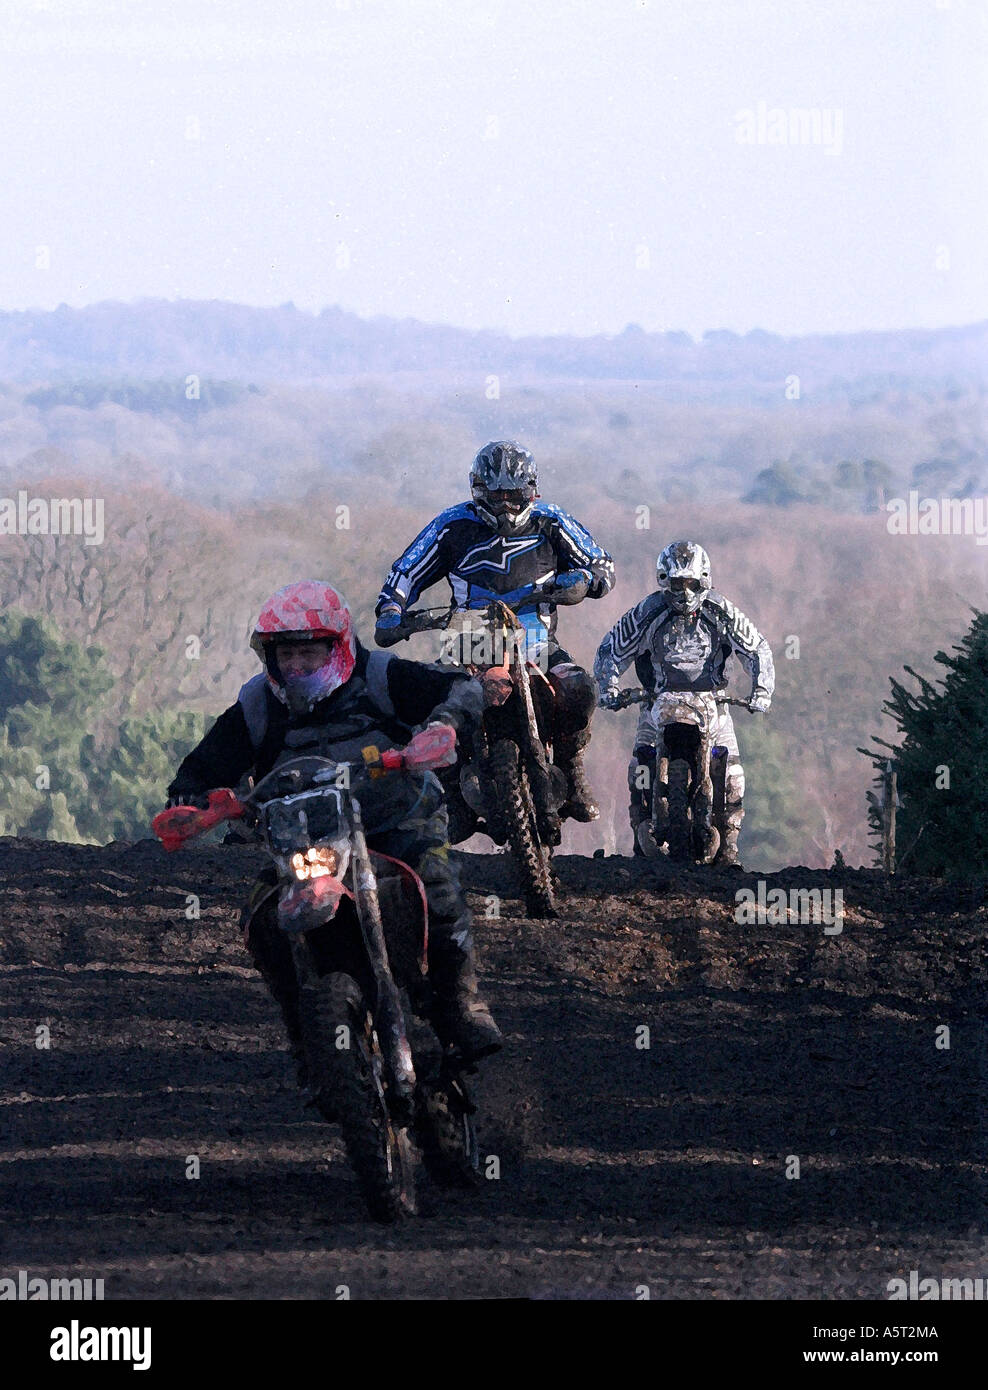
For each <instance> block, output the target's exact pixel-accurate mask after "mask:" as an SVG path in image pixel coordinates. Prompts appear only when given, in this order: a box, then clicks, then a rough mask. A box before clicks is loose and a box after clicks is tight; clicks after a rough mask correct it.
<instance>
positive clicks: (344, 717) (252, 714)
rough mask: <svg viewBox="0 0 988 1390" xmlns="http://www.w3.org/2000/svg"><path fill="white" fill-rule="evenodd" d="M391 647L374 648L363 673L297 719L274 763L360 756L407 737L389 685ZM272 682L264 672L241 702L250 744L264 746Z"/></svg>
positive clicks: (399, 743)
mask: <svg viewBox="0 0 988 1390" xmlns="http://www.w3.org/2000/svg"><path fill="white" fill-rule="evenodd" d="M390 660H391V656H390V654H389V653H385V652H381V653H377V652H372V653H371V655H370V656H369V658H368V661H367V669H366V672H365V674H364V675H357V674H356V673H355V674H354V675H353V676H351V678H350V679H349V680H348V681H347V683H346V685H343V686H340V688H339V689H338V690H335V691H334V692H333V694H332V695H330V696H329V698H328V699H326V700H321V701H320V702H319V704H318V705H317V706H316V708H315V710H314V711H313V712H312V713H311V714H310V715H309V716H307V717H306V718H299V719H296V720H292V721H291V722H290V723H289V724H288V727H287V728H286V730H285V733H284V735H283V740H282V744H281V747H280V749H279V750H278V751H277V754H276V756H275V757H274V759H273V761H272V764H271V766H272V767H279V766H280V765H281V764H283V763H286V762H289V761H290V760H291V759H292V758H300V757H320V758H332V759H335V760H336V761H338V762H352V761H359V760H360V758H361V755H362V750H363V749H364V748H366V747H367V746H368V745H369V744H373V745H374V746H375V747H377V748H380V749H382V750H383V749H385V748H398V747H401V746H402V745H403V744H405V743H407V742H408V738H409V734H410V730H409V729H408V728H407V727H406V726H405V725H404V724H402V723H401V721H400V720H399V719H398V718H397V716H396V714H395V710H394V705H393V704H392V703H391V699H390V696H389V695H388V690H387V665H388V663H389V661H390ZM268 692H269V686H268V683H267V679H266V677H265V676H264V674H263V673H261V674H259V675H256V676H254V677H253V679H252V680H249V681H248V682H247V684H246V685H244V686H243V687H242V689H241V691H240V694H239V696H238V704H239V705H240V708H241V710H242V712H243V715H244V720H245V722H246V724H247V730H248V733H249V734H250V741H251V745H252V746H253V748H254V749H255V750H260V748H261V747H262V745H263V744H264V741H265V737H266V735H267V732H268V723H269V705H268V700H269V693H268Z"/></svg>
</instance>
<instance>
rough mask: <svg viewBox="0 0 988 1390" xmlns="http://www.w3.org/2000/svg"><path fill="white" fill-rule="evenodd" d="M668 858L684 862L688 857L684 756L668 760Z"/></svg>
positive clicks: (687, 782) (687, 775) (687, 781)
mask: <svg viewBox="0 0 988 1390" xmlns="http://www.w3.org/2000/svg"><path fill="white" fill-rule="evenodd" d="M668 786H669V825H668V828H667V830H666V840H667V842H668V845H669V858H670V859H671V860H672V861H673V863H676V864H685V863H686V861H687V860H688V859H689V858H690V765H689V763H688V762H687V761H686V760H685V758H671V759H670V761H669V783H668Z"/></svg>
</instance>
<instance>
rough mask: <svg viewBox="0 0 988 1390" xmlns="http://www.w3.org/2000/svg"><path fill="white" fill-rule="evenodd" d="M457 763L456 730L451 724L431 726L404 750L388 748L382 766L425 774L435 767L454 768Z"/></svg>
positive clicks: (383, 755)
mask: <svg viewBox="0 0 988 1390" xmlns="http://www.w3.org/2000/svg"><path fill="white" fill-rule="evenodd" d="M455 762H456V730H455V729H454V728H452V727H451V725H449V724H430V725H429V727H428V728H427V729H422V730H420V732H419V733H417V734H416V735H415V736H414V737H413V739H412V741H411V743H409V744H407V745H406V747H404V748H387V749H385V751H384V752H383V753H382V754H381V764H382V766H384V767H387V768H392V769H396V768H400V767H404V768H407V769H408V770H409V771H410V772H424V771H426V770H427V769H429V768H433V767H452V766H453V764H454V763H455Z"/></svg>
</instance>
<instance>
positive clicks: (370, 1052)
mask: <svg viewBox="0 0 988 1390" xmlns="http://www.w3.org/2000/svg"><path fill="white" fill-rule="evenodd" d="M301 1004H302V1033H303V1039H304V1044H305V1051H306V1058H307V1061H308V1066H309V1077H310V1082H311V1085H312V1088H313V1090H314V1091H315V1093H316V1103H317V1105H318V1107H319V1109H320V1111H321V1112H322V1113H323V1115H324V1117H325V1118H326V1119H330V1120H333V1121H335V1122H336V1123H337V1124H339V1126H340V1128H341V1129H342V1130H343V1142H344V1144H345V1145H346V1151H347V1156H348V1158H349V1160H350V1163H351V1164H352V1166H353V1170H354V1172H355V1173H356V1176H357V1182H358V1184H359V1186H360V1190H361V1192H362V1194H363V1197H364V1201H365V1202H366V1203H367V1208H368V1210H369V1212H370V1214H371V1216H372V1217H373V1218H374V1220H375V1221H382V1222H393V1221H398V1220H400V1219H401V1218H402V1217H403V1216H407V1215H411V1214H413V1213H414V1211H415V1180H414V1171H413V1162H412V1153H411V1146H410V1144H409V1141H408V1134H407V1131H406V1130H404V1129H398V1128H396V1127H395V1125H394V1122H393V1120H392V1118H391V1115H390V1113H389V1111H388V1104H387V1097H386V1092H385V1087H384V1059H383V1057H382V1055H381V1049H380V1047H379V1045H378V1041H377V1035H376V1034H375V1032H374V1024H373V1019H372V1017H371V1014H370V1010H369V1009H368V1007H367V1004H366V1001H365V999H364V996H363V992H362V990H361V988H360V986H359V985H358V984H357V982H356V981H355V980H354V979H352V978H351V977H350V976H349V975H343V974H334V975H326V976H324V977H323V978H322V979H320V980H318V981H317V982H316V984H315V985H310V986H306V988H305V989H303V991H302V998H301Z"/></svg>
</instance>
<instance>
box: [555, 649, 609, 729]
mask: <svg viewBox="0 0 988 1390" xmlns="http://www.w3.org/2000/svg"><path fill="white" fill-rule="evenodd" d="M549 684H550V685H551V686H552V688H553V690H554V691H555V693H556V718H557V720H561V721H562V722H563V723H564V724H565V725H566V726H567V727H569V728H583V727H585V726H586V725H587V724H589V722H590V718H591V716H592V714H593V712H594V709H595V707H596V705H597V687H596V685H595V684H594V682H593V677H592V676H589V675H588V674H587V672H586V671H584V669H583V667H582V666H577V664H576V663H575V662H573V661H563V662H560V664H559V665H558V666H554V667H553V668H552V670H551V671H550V672H549Z"/></svg>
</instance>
